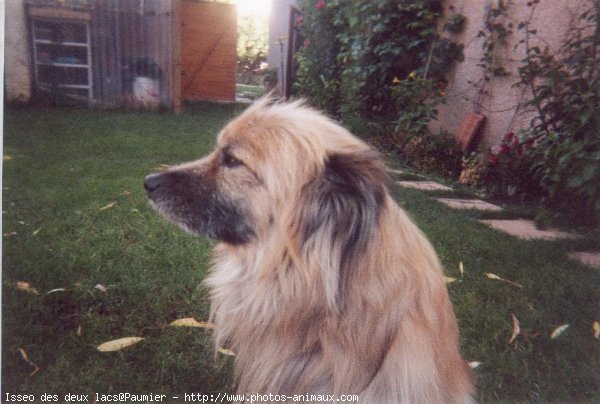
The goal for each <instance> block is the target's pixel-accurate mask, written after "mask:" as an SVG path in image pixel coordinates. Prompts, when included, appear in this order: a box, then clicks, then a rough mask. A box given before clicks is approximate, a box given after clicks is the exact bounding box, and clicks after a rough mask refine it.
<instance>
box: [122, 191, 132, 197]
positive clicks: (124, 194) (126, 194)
mask: <svg viewBox="0 0 600 404" xmlns="http://www.w3.org/2000/svg"><path fill="white" fill-rule="evenodd" d="M121 195H123V196H130V195H131V191H128V190H124V191H123V192H121Z"/></svg>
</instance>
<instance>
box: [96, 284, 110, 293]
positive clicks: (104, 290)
mask: <svg viewBox="0 0 600 404" xmlns="http://www.w3.org/2000/svg"><path fill="white" fill-rule="evenodd" d="M94 289H96V290H99V291H100V292H102V293H106V292H108V289H107V287H106V286H104V285H101V284H97V285H96V286H94Z"/></svg>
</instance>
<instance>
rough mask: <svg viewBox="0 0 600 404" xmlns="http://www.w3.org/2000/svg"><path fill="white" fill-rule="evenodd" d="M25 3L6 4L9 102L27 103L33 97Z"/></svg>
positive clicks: (20, 0)
mask: <svg viewBox="0 0 600 404" xmlns="http://www.w3.org/2000/svg"><path fill="white" fill-rule="evenodd" d="M24 3H25V2H24V0H7V1H6V2H4V4H5V7H6V8H5V15H6V19H5V32H4V37H5V44H4V76H5V92H6V97H7V99H8V100H9V101H27V100H29V98H30V97H31V50H30V47H29V34H28V32H27V19H26V16H25V4H24Z"/></svg>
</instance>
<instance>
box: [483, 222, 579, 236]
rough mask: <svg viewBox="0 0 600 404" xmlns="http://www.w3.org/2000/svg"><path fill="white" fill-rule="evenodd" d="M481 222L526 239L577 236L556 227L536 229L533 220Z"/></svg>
mask: <svg viewBox="0 0 600 404" xmlns="http://www.w3.org/2000/svg"><path fill="white" fill-rule="evenodd" d="M479 222H481V223H483V224H485V225H488V226H490V227H491V228H492V229H496V230H500V231H503V232H505V233H508V234H510V235H511V236H515V237H519V238H522V239H526V240H558V239H574V238H577V236H576V235H575V234H571V233H565V232H562V231H558V230H554V229H548V230H539V229H536V227H535V224H534V222H533V221H531V220H525V219H517V220H480V221H479Z"/></svg>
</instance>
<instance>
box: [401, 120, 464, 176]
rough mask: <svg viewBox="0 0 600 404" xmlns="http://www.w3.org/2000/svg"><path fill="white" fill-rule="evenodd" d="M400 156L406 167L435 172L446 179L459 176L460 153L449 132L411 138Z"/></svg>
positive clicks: (425, 134)
mask: <svg viewBox="0 0 600 404" xmlns="http://www.w3.org/2000/svg"><path fill="white" fill-rule="evenodd" d="M401 154H402V156H403V157H404V159H405V161H406V162H407V164H408V165H410V166H411V167H413V168H415V169H417V170H419V171H425V172H436V173H439V174H442V175H443V176H446V177H458V175H459V174H460V169H461V160H462V152H461V150H460V148H459V147H458V144H457V143H456V140H455V139H454V135H452V134H451V133H449V132H446V131H441V132H439V133H430V132H425V133H424V134H422V135H415V136H412V137H411V138H410V140H409V141H408V142H407V143H406V144H405V145H404V147H403V148H402V152H401Z"/></svg>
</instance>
